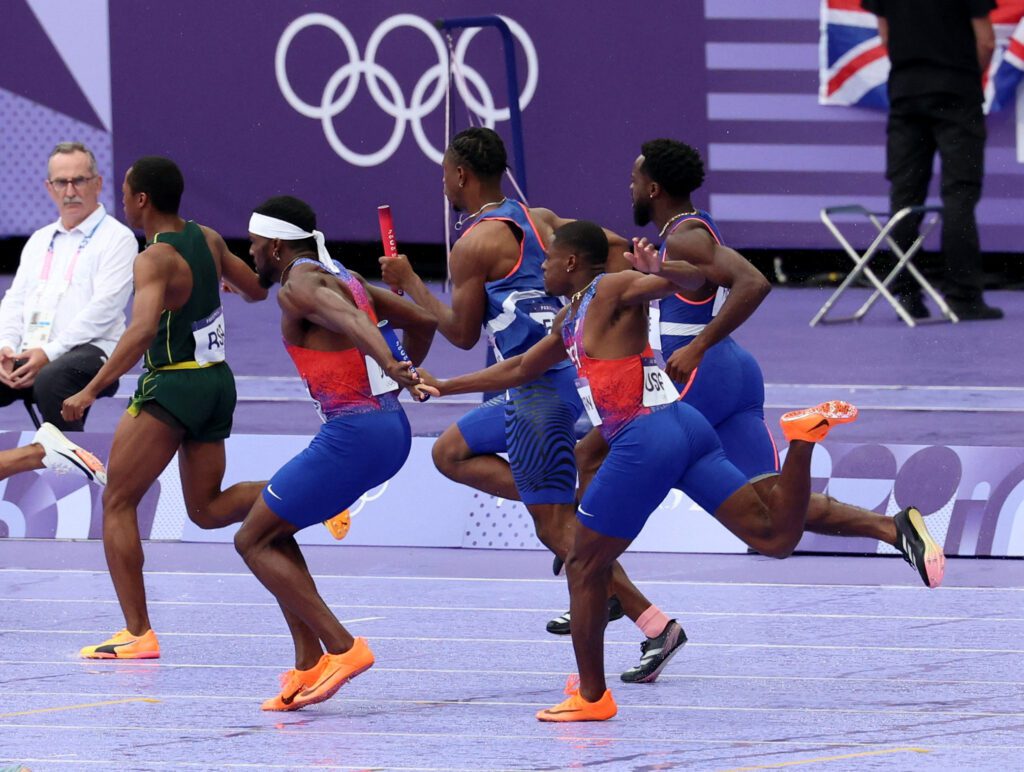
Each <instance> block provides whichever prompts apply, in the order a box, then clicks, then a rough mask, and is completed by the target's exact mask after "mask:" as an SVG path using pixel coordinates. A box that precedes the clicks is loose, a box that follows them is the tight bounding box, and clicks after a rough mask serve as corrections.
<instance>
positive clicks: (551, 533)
mask: <svg viewBox="0 0 1024 772" xmlns="http://www.w3.org/2000/svg"><path fill="white" fill-rule="evenodd" d="M529 510H530V514H531V515H532V516H533V523H534V528H535V529H536V532H537V538H538V539H540V542H541V544H543V545H544V546H545V547H547V548H548V549H549V550H551V551H552V552H554V553H555V554H556V555H558V556H559V557H560V558H565V557H566V555H568V554H569V549H570V548H571V546H572V539H573V534H574V533H575V530H574V529H575V526H576V517H575V507H574V506H573V505H572V504H544V505H539V506H537V505H535V506H532V507H529Z"/></svg>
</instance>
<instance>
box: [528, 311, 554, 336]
mask: <svg viewBox="0 0 1024 772" xmlns="http://www.w3.org/2000/svg"><path fill="white" fill-rule="evenodd" d="M557 314H558V311H532V312H531V313H530V318H531V319H533V321H535V322H536V323H537V324H540V325H543V326H544V332H545V333H549V332H551V326H552V325H553V324H554V321H555V316H556V315H557Z"/></svg>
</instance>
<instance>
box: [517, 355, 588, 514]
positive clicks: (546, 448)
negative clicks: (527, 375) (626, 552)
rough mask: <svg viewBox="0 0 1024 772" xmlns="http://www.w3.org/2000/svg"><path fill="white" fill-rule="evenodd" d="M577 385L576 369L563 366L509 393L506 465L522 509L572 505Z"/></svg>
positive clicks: (578, 408) (580, 406)
mask: <svg viewBox="0 0 1024 772" xmlns="http://www.w3.org/2000/svg"><path fill="white" fill-rule="evenodd" d="M575 382H576V368H574V367H572V366H567V367H560V368H558V369H554V370H548V371H547V372H546V373H544V375H542V376H541V377H540V378H538V379H537V380H535V381H533V382H532V383H528V384H526V385H525V386H519V387H517V388H515V389H509V392H508V402H507V403H506V405H505V437H506V440H507V442H508V462H509V465H510V466H511V467H512V477H513V478H515V482H516V488H518V489H519V496H520V497H521V498H522V500H523V503H524V504H572V503H574V502H575V501H576V455H575V449H576V419H577V418H579V417H580V413H582V412H583V403H582V402H580V397H579V394H578V393H577V392H576V383H575Z"/></svg>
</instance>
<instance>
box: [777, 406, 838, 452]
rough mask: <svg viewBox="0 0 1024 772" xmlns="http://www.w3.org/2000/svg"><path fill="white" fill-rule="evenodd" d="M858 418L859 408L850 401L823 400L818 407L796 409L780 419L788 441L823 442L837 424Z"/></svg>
mask: <svg viewBox="0 0 1024 772" xmlns="http://www.w3.org/2000/svg"><path fill="white" fill-rule="evenodd" d="M856 418H857V408H855V407H854V406H853V405H851V404H850V403H849V402H842V401H840V400H832V401H831V402H822V403H821V404H820V405H818V406H816V407H809V408H807V409H805V410H794V411H792V412H790V413H786V414H785V415H784V416H782V418H780V419H779V424H780V425H781V426H782V433H783V434H784V435H785V436H786V441H787V442H793V440H804V441H805V442H821V441H822V440H823V439H825V436H826V435H827V434H828V430H829V429H831V428H832V426H834V425H835V424H848V423H850V422H851V421H854V420H856Z"/></svg>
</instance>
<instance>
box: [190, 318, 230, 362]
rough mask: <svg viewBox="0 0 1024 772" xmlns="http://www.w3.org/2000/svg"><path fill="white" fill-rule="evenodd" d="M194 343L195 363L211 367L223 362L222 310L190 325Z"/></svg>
mask: <svg viewBox="0 0 1024 772" xmlns="http://www.w3.org/2000/svg"><path fill="white" fill-rule="evenodd" d="M192 338H193V339H194V340H195V343H196V362H198V363H199V364H201V365H213V364H217V363H218V362H223V361H224V309H223V308H218V309H217V310H216V311H214V312H213V313H212V314H210V315H209V316H208V317H206V318H205V319H200V320H199V321H198V322H193V323H192Z"/></svg>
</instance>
